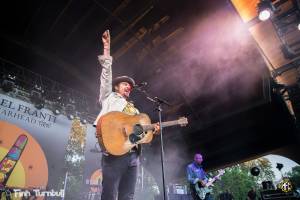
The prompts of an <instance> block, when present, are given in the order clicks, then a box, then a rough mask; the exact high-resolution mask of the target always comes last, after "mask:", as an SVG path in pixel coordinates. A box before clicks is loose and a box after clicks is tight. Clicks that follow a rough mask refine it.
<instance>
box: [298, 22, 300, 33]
mask: <svg viewBox="0 0 300 200" xmlns="http://www.w3.org/2000/svg"><path fill="white" fill-rule="evenodd" d="M298 30H299V31H300V22H299V23H298Z"/></svg>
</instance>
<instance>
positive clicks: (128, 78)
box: [112, 76, 135, 89]
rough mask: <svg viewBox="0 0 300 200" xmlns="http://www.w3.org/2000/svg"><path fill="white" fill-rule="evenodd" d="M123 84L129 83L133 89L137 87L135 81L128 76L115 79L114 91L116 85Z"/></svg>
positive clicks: (113, 83)
mask: <svg viewBox="0 0 300 200" xmlns="http://www.w3.org/2000/svg"><path fill="white" fill-rule="evenodd" d="M122 82H126V83H129V84H130V85H131V87H132V88H134V86H135V81H134V80H133V78H130V77H128V76H118V77H116V78H114V79H113V82H112V86H113V89H114V87H115V86H116V85H118V84H119V83H122Z"/></svg>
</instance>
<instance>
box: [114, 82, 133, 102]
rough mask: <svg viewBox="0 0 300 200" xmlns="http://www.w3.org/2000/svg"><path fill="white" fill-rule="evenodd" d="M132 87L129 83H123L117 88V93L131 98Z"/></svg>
mask: <svg viewBox="0 0 300 200" xmlns="http://www.w3.org/2000/svg"><path fill="white" fill-rule="evenodd" d="M131 90H132V87H131V85H130V84H129V83H127V82H121V83H119V84H118V85H116V86H115V91H116V92H117V93H119V94H120V95H122V96H123V97H125V98H126V99H127V98H128V97H129V95H130V92H131Z"/></svg>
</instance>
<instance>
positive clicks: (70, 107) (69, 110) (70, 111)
mask: <svg viewBox="0 0 300 200" xmlns="http://www.w3.org/2000/svg"><path fill="white" fill-rule="evenodd" d="M65 109H66V110H65V111H66V114H67V117H68V118H69V120H73V119H74V118H75V112H76V111H75V105H74V104H70V103H68V104H67V105H66V108H65Z"/></svg>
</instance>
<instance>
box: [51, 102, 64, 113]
mask: <svg viewBox="0 0 300 200" xmlns="http://www.w3.org/2000/svg"><path fill="white" fill-rule="evenodd" d="M51 110H52V112H53V114H55V115H59V114H61V110H62V106H61V105H60V104H59V103H54V104H53V106H52V109H51Z"/></svg>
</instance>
